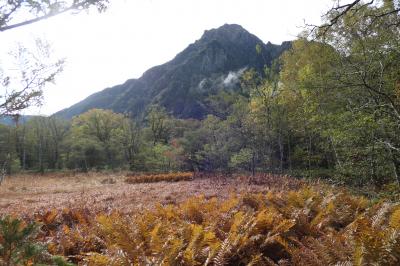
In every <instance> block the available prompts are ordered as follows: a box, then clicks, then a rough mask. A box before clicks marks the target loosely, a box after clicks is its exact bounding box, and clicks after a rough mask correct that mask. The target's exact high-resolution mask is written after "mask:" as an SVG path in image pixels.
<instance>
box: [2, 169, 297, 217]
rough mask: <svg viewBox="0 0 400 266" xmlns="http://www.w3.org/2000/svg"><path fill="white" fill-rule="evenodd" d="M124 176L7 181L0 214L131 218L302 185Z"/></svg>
mask: <svg viewBox="0 0 400 266" xmlns="http://www.w3.org/2000/svg"><path fill="white" fill-rule="evenodd" d="M125 179H126V174H125V173H120V174H104V173H87V174H83V173H81V174H74V175H72V174H71V175H63V174H47V175H45V176H36V175H18V176H11V177H8V178H7V179H6V180H5V182H4V183H3V184H2V185H1V186H0V215H1V214H17V215H28V216H29V215H31V214H32V213H35V212H38V211H40V210H43V209H52V208H54V209H59V210H61V209H64V208H77V207H79V208H89V209H91V210H119V211H122V212H124V213H131V212H135V211H138V210H142V209H144V208H151V207H152V206H154V205H155V204H157V203H161V204H171V203H180V202H182V201H184V200H185V199H187V198H189V197H193V196H198V195H204V196H205V197H206V198H211V197H218V198H227V197H228V196H229V195H230V194H232V193H233V194H237V193H242V192H264V191H267V190H271V189H275V190H281V189H282V190H283V189H287V188H290V189H295V188H296V187H297V188H298V187H299V186H301V185H302V182H300V181H298V180H295V179H291V178H288V177H275V176H272V175H260V176H257V177H256V178H248V177H240V176H238V177H231V178H229V177H226V176H222V175H219V176H218V175H213V177H208V176H200V177H197V178H195V179H193V180H189V181H177V182H157V183H140V184H127V183H125Z"/></svg>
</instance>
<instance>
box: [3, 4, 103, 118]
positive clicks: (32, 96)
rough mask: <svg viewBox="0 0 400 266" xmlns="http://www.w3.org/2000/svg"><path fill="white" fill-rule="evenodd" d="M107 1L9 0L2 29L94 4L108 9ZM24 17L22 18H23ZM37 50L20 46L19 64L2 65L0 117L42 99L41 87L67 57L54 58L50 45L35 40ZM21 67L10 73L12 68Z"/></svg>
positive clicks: (17, 56) (82, 8) (18, 51)
mask: <svg viewBox="0 0 400 266" xmlns="http://www.w3.org/2000/svg"><path fill="white" fill-rule="evenodd" d="M107 5H108V0H66V1H60V0H47V1H42V0H30V1H26V0H7V1H3V3H2V4H0V32H4V31H7V30H11V29H14V28H18V27H22V26H24V25H28V24H32V23H34V22H37V21H40V20H43V19H46V18H49V17H52V16H55V15H58V14H61V13H65V12H69V11H71V12H72V11H74V12H77V11H81V10H84V9H88V8H90V7H91V6H95V7H97V9H98V10H99V11H104V10H105V9H106V8H107ZM22 17H25V18H26V19H25V20H22V21H20V18H22ZM36 48H37V51H31V50H28V49H27V48H25V47H24V46H22V45H20V46H19V47H17V50H16V52H15V55H14V56H15V58H16V61H17V62H18V64H17V65H16V67H15V66H13V67H9V68H8V69H1V67H0V117H1V116H4V115H10V114H15V113H19V112H20V111H22V110H24V109H26V108H28V107H29V106H31V105H39V104H40V103H41V101H42V88H43V87H44V85H45V84H46V83H48V82H52V81H54V77H55V76H56V75H57V74H58V73H59V72H60V71H61V70H62V65H63V62H64V60H51V57H50V49H49V45H48V44H46V43H45V42H43V41H41V40H37V41H36ZM10 69H11V71H13V70H14V69H18V72H19V73H17V74H15V72H13V73H9V72H10V71H9V70H10Z"/></svg>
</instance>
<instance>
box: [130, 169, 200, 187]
mask: <svg viewBox="0 0 400 266" xmlns="http://www.w3.org/2000/svg"><path fill="white" fill-rule="evenodd" d="M192 179H193V173H191V172H183V173H182V172H178V173H167V174H141V175H128V177H127V178H126V179H125V182H126V183H128V184H136V183H154V182H162V181H166V182H178V181H188V180H192Z"/></svg>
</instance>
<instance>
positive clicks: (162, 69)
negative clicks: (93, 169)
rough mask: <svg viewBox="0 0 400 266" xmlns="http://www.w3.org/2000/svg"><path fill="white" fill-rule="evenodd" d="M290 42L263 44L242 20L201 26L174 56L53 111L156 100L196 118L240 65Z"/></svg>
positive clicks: (258, 63) (265, 58) (262, 61)
mask: <svg viewBox="0 0 400 266" xmlns="http://www.w3.org/2000/svg"><path fill="white" fill-rule="evenodd" d="M257 45H258V46H259V47H260V48H261V52H260V53H257V51H256V46H257ZM289 47H290V43H289V42H284V43H282V45H274V44H271V43H267V44H264V43H263V42H262V41H261V40H260V39H259V38H257V37H256V36H255V35H253V34H251V33H249V32H248V31H246V30H245V29H244V28H242V27H241V26H239V25H235V24H225V25H223V26H221V27H219V28H217V29H211V30H207V31H205V32H204V34H203V36H202V37H201V38H200V39H199V40H197V41H195V42H194V43H192V44H190V45H189V46H188V47H187V48H186V49H185V50H183V51H182V52H181V53H179V54H178V55H177V56H176V57H175V58H174V59H173V60H171V61H169V62H167V63H165V64H163V65H160V66H156V67H153V68H151V69H149V70H147V71H146V72H145V73H144V74H143V75H142V77H140V78H139V79H130V80H127V81H126V82H125V83H124V84H121V85H117V86H114V87H111V88H107V89H105V90H103V91H100V92H97V93H95V94H92V95H91V96H89V97H88V98H86V99H84V100H83V101H81V102H79V103H77V104H75V105H73V106H71V107H69V108H67V109H64V110H61V111H59V112H57V113H56V114H55V116H58V117H62V118H67V119H70V118H72V117H73V116H75V115H79V114H81V113H83V112H86V111H87V110H89V109H92V108H102V109H111V110H113V111H114V112H120V113H124V112H129V113H132V114H135V115H139V114H141V113H143V111H144V110H145V109H146V107H147V106H148V105H150V104H159V105H162V106H164V107H165V108H166V109H167V110H168V111H169V112H171V113H172V114H173V115H174V116H175V117H178V118H197V119H201V118H203V117H204V116H205V115H207V114H208V112H207V106H206V103H205V99H206V98H207V97H208V96H209V95H211V94H213V93H216V92H217V91H218V90H221V89H224V88H232V87H235V86H237V85H238V81H239V80H238V77H239V76H240V74H241V73H243V72H244V70H245V69H249V68H255V69H256V70H258V71H262V69H263V67H264V65H270V64H271V62H272V60H274V59H275V58H277V57H278V56H279V55H280V54H281V53H282V52H283V51H285V50H286V49H288V48H289Z"/></svg>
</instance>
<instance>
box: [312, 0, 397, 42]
mask: <svg viewBox="0 0 400 266" xmlns="http://www.w3.org/2000/svg"><path fill="white" fill-rule="evenodd" d="M343 2H344V1H335V5H334V6H333V7H332V8H331V9H330V10H328V12H326V13H325V15H324V16H323V17H324V19H325V22H324V23H323V24H322V25H308V26H309V27H310V29H311V31H310V32H311V33H312V34H313V33H315V32H317V35H319V36H323V35H325V34H326V33H327V32H328V31H330V30H331V28H332V27H334V26H335V25H337V24H339V23H340V21H341V20H342V19H343V18H344V17H346V16H349V15H350V16H352V15H353V14H356V13H358V12H359V11H360V10H361V11H362V10H365V9H366V8H367V9H375V10H376V11H378V12H373V13H371V14H364V15H363V16H362V17H361V19H362V20H363V21H365V22H366V23H367V25H368V26H373V25H374V24H375V23H379V21H380V20H381V19H386V18H387V17H388V16H390V17H392V18H394V20H392V22H391V23H390V24H388V25H387V26H388V27H390V28H391V27H394V28H396V27H399V26H400V1H398V0H371V1H367V2H366V1H364V0H352V1H350V2H348V1H346V3H343Z"/></svg>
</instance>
